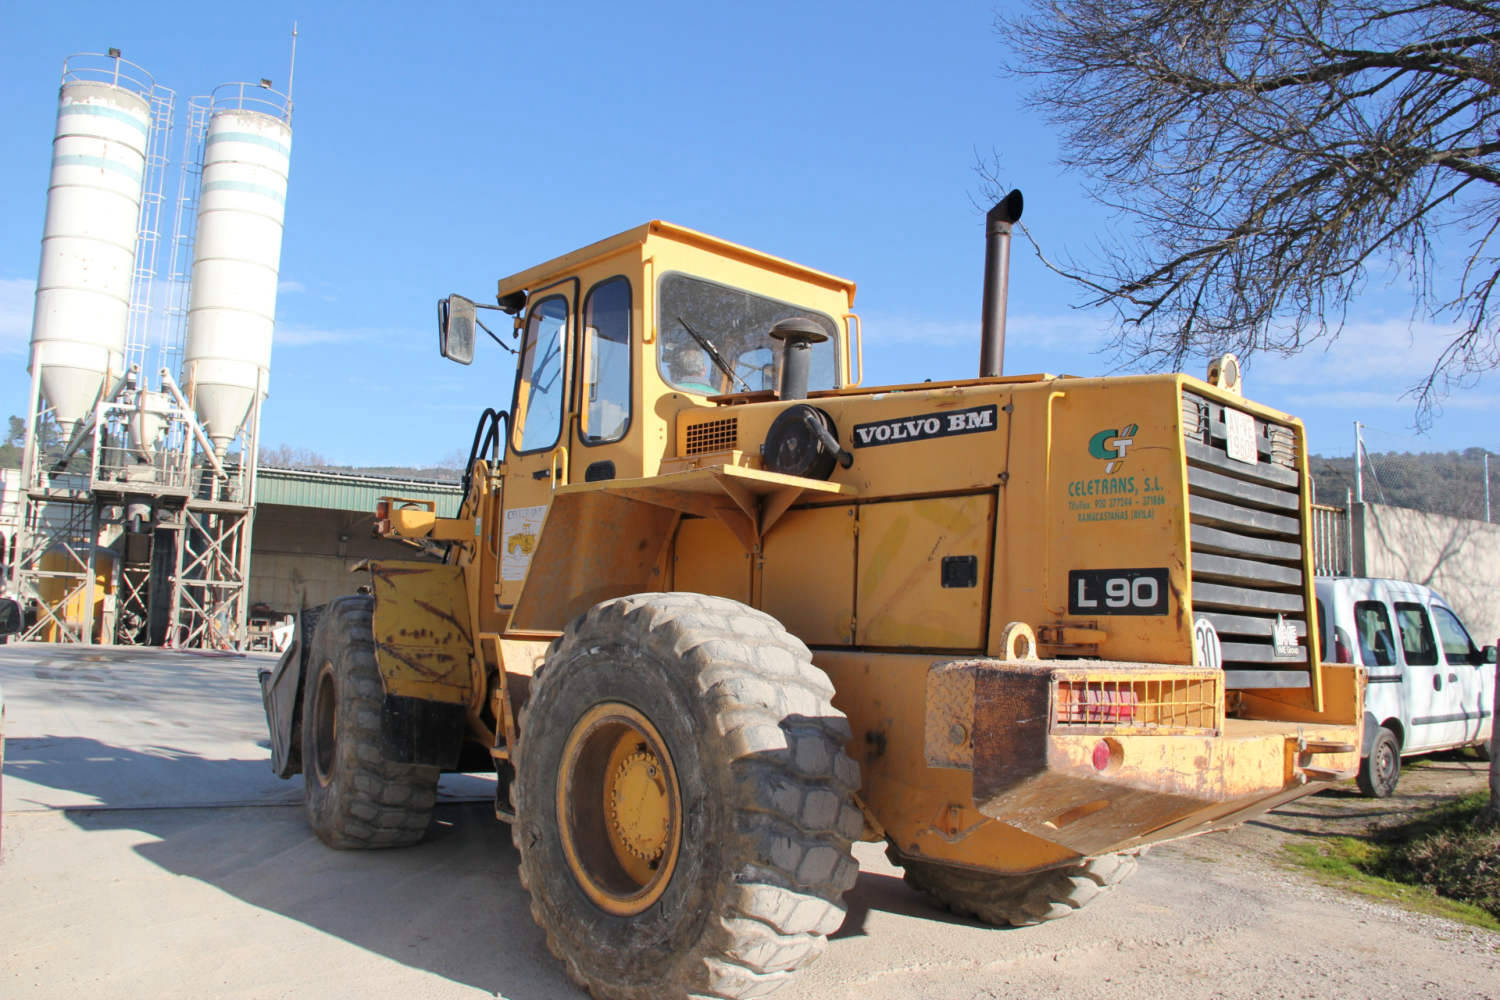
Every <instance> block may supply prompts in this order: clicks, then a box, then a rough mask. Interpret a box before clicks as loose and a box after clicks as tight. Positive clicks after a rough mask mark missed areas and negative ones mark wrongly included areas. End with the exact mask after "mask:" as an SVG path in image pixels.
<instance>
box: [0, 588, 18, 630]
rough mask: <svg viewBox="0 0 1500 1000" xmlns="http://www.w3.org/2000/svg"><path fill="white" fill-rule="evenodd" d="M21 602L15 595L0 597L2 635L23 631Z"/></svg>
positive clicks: (0, 628) (0, 627)
mask: <svg viewBox="0 0 1500 1000" xmlns="http://www.w3.org/2000/svg"><path fill="white" fill-rule="evenodd" d="M21 621H22V619H21V602H20V601H18V600H16V599H15V598H14V597H0V635H16V634H17V633H19V632H20V631H21Z"/></svg>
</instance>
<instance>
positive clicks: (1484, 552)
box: [1353, 503, 1500, 646]
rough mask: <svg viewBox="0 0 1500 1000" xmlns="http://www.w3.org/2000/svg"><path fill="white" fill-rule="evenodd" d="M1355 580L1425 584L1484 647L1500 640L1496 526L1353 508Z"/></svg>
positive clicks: (1499, 535)
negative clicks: (1366, 578)
mask: <svg viewBox="0 0 1500 1000" xmlns="http://www.w3.org/2000/svg"><path fill="white" fill-rule="evenodd" d="M1353 513H1354V531H1353V541H1354V575H1355V576H1378V577H1392V578H1395V579H1398V580H1411V581H1413V582H1415V583H1421V584H1425V585H1426V586H1429V587H1431V588H1432V589H1433V590H1436V591H1437V592H1438V593H1439V594H1442V595H1443V596H1444V597H1445V598H1447V599H1448V603H1449V604H1451V605H1453V609H1454V610H1455V611H1457V612H1458V614H1459V617H1460V618H1462V619H1463V620H1464V623H1465V624H1466V625H1468V626H1469V631H1470V632H1472V633H1473V637H1474V641H1475V643H1477V644H1478V645H1481V646H1485V645H1490V644H1493V643H1495V641H1496V639H1497V638H1500V525H1495V524H1487V523H1485V522H1484V521H1471V520H1468V519H1466V518H1459V517H1446V516H1444V515H1441V514H1425V513H1423V512H1422V511H1418V510H1407V509H1406V508H1404V507H1386V506H1384V505H1382V504H1374V503H1365V504H1355V505H1354V511H1353Z"/></svg>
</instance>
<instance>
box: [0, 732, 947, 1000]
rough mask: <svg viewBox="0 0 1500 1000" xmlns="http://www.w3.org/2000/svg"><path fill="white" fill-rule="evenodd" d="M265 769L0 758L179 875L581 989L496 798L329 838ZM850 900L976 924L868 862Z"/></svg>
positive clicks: (67, 754) (425, 961) (852, 910)
mask: <svg viewBox="0 0 1500 1000" xmlns="http://www.w3.org/2000/svg"><path fill="white" fill-rule="evenodd" d="M269 769H270V764H269V762H268V760H266V759H258V760H209V759H204V758H202V757H199V756H197V755H195V754H193V753H190V752H187V751H184V750H181V749H176V748H173V747H169V746H152V747H145V748H141V749H131V748H124V747H118V746H112V745H109V744H107V743H103V742H100V741H98V740H95V739H92V738H88V737H41V738H32V739H17V740H12V741H9V743H8V748H7V757H6V762H5V773H6V776H7V777H8V778H9V779H11V781H10V785H11V788H10V789H7V791H8V792H9V791H11V790H12V789H17V788H18V787H19V789H26V788H27V786H28V785H30V786H34V787H35V788H40V789H49V790H50V793H49V795H48V796H47V797H48V798H55V799H57V800H59V801H60V802H62V803H67V802H75V803H77V802H84V803H89V804H85V805H72V806H69V805H66V804H63V805H61V808H62V810H63V812H64V813H65V815H66V816H67V817H68V819H69V820H70V821H71V822H72V823H73V824H74V825H75V826H76V827H77V828H78V829H79V830H81V831H84V832H93V831H110V830H129V831H138V832H140V833H143V834H146V835H147V836H149V837H150V838H151V839H150V840H149V841H147V842H143V843H139V844H137V845H136V846H135V847H134V850H135V851H136V853H138V854H139V855H140V856H141V857H143V858H145V859H146V860H148V861H150V862H151V863H152V864H154V865H156V866H157V867H159V868H161V869H162V870H164V871H167V872H170V873H172V874H173V875H178V876H184V877H187V878H192V879H197V880H199V881H201V882H203V883H205V884H207V885H211V886H213V887H215V888H217V889H219V890H221V891H222V892H225V893H227V894H229V895H230V896H233V897H235V898H236V899H238V900H241V901H243V902H245V903H248V904H250V905H251V906H255V907H258V908H261V909H263V910H266V911H269V912H271V913H275V914H279V915H280V916H283V917H286V918H288V919H291V920H295V921H297V922H299V923H301V924H304V925H307V926H309V927H313V928H316V929H317V930H319V931H321V932H323V933H326V934H329V935H333V936H336V937H338V938H340V939H342V940H344V941H347V942H349V943H351V944H354V945H357V946H358V947H360V948H363V949H366V950H368V951H371V952H373V953H376V954H379V955H382V956H384V957H386V958H389V959H392V960H394V961H396V962H399V963H401V964H403V965H406V966H409V967H412V968H416V969H420V970H423V971H426V972H429V973H432V974H435V975H438V976H441V977H443V978H444V979H448V980H451V981H453V982H456V983H460V984H464V985H467V986H471V987H474V988H476V989H482V990H485V991H487V992H488V993H490V994H492V995H497V996H504V997H505V998H506V1000H555V998H558V997H567V996H573V995H581V994H579V993H578V992H577V991H576V988H575V987H573V986H572V985H571V983H569V981H568V980H567V977H566V975H565V973H564V972H563V969H562V966H561V964H560V963H559V962H557V961H556V960H555V959H553V958H552V956H551V955H550V954H549V953H548V951H547V948H546V941H545V938H544V936H543V934H542V932H541V930H540V929H539V928H537V926H536V925H535V924H534V923H533V921H532V919H531V915H530V910H529V897H528V896H527V893H526V892H525V890H523V889H522V888H521V886H520V884H519V882H518V880H517V876H516V863H517V858H516V852H515V849H514V847H513V846H512V845H511V842H510V828H509V827H508V826H507V825H505V824H503V823H500V822H498V821H497V820H496V819H495V818H494V814H493V810H492V808H491V806H490V804H489V803H488V802H482V803H476V802H460V803H442V802H440V803H439V805H438V807H437V809H436V811H435V813H434V817H433V823H432V826H431V827H430V828H429V831H428V836H427V838H426V839H425V840H424V841H423V842H422V843H421V844H419V845H417V846H415V847H411V848H405V849H399V850H390V851H336V850H332V849H330V848H328V847H326V846H325V845H323V844H322V843H321V842H320V841H318V840H317V838H316V837H315V836H314V835H313V834H312V833H311V831H310V830H309V828H308V826H307V824H306V822H305V820H304V817H303V813H302V808H301V805H300V802H296V803H295V804H287V798H286V795H285V793H286V792H291V793H298V792H299V791H300V786H299V785H298V784H297V782H300V779H295V780H294V781H293V782H288V783H286V784H285V785H284V786H282V788H283V791H282V793H281V794H278V796H277V797H276V799H275V800H268V801H262V802H259V803H257V804H251V805H246V804H241V803H243V802H244V801H245V796H246V793H247V790H249V789H253V788H255V787H257V786H263V785H264V780H263V779H264V775H265V774H267V773H269ZM148 786H157V787H160V788H166V789H168V790H169V792H168V793H167V795H166V796H165V798H166V799H167V800H170V801H172V802H174V803H175V804H172V805H167V806H160V805H156V806H153V805H149V804H143V799H146V798H150V797H152V796H149V795H148V794H147V790H148ZM174 788H175V789H177V790H180V792H179V794H177V795H176V796H173V795H172V794H171V793H170V790H171V789H174ZM200 796H201V797H202V798H203V800H204V801H203V802H202V803H200V802H199V801H196V797H200ZM36 797H37V798H41V797H42V796H40V795H38V796H36ZM155 798H157V799H158V800H160V799H162V798H163V796H161V795H157V796H155ZM7 801H8V802H9V801H10V796H7ZM223 803H230V804H229V805H224V804H223ZM846 902H847V905H848V917H847V919H846V920H845V922H844V925H843V926H842V927H841V928H840V929H839V930H838V931H837V932H835V933H834V934H833V935H832V937H833V939H835V940H838V939H842V938H850V937H857V936H862V935H863V934H864V933H865V931H864V924H865V921H866V918H867V917H868V915H869V914H870V912H871V911H872V910H878V911H887V912H891V913H895V914H903V915H913V916H920V917H923V918H926V919H933V920H939V921H945V922H952V923H958V924H970V923H972V922H971V921H968V920H966V919H964V918H960V917H956V916H954V915H952V914H949V913H947V912H946V911H944V910H941V909H939V908H937V907H935V906H934V905H933V904H932V903H931V902H930V901H929V900H928V899H927V898H926V897H925V896H923V895H921V894H919V893H917V892H915V891H913V890H911V889H910V888H908V887H907V886H906V885H905V883H904V882H903V881H902V880H901V878H900V877H899V876H892V875H885V874H879V873H874V872H868V871H867V872H863V873H862V874H861V876H860V878H859V881H858V883H857V884H856V886H855V888H854V889H853V890H852V891H851V892H850V893H849V894H848V896H847V899H846Z"/></svg>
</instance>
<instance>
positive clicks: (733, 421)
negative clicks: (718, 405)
mask: <svg viewBox="0 0 1500 1000" xmlns="http://www.w3.org/2000/svg"><path fill="white" fill-rule="evenodd" d="M739 428H740V420H739V418H738V417H728V418H725V419H723V420H707V421H704V422H703V423H701V424H689V425H688V427H687V428H686V430H685V432H684V434H683V438H684V442H683V446H682V453H683V454H684V455H704V454H707V453H708V452H712V451H728V450H729V449H731V448H734V447H735V446H736V445H738V444H739V436H740V435H739Z"/></svg>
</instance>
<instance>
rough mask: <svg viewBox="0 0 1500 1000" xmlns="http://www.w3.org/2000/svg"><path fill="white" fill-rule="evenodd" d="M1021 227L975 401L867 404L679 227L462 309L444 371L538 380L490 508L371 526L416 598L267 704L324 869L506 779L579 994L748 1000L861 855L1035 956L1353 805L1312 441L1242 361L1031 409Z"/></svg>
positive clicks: (533, 878)
mask: <svg viewBox="0 0 1500 1000" xmlns="http://www.w3.org/2000/svg"><path fill="white" fill-rule="evenodd" d="M1020 211H1021V198H1020V194H1019V193H1018V192H1013V193H1012V194H1011V195H1010V196H1008V197H1007V198H1006V199H1004V200H1003V201H1002V202H1001V203H1000V204H998V205H996V206H995V208H994V209H993V210H992V211H991V212H990V213H989V216H988V218H987V223H986V230H987V232H986V272H985V289H984V296H983V321H982V324H981V325H982V329H981V339H980V358H981V362H980V371H979V375H978V377H976V378H969V379H959V380H954V381H948V382H923V383H918V384H907V385H893V386H883V387H879V388H872V387H866V386H863V385H861V381H862V369H863V362H862V355H861V346H860V343H861V340H860V324H859V320H858V317H857V315H856V314H855V313H854V312H853V305H854V285H853V283H851V282H849V281H847V280H845V279H843V278H838V277H835V276H833V275H831V274H826V273H823V272H821V271H816V270H813V269H811V268H808V267H804V266H802V265H799V264H795V263H792V262H791V261H787V260H782V259H779V258H776V257H773V256H770V255H768V254H764V253H761V252H758V251H755V250H751V249H749V248H746V247H743V246H738V245H735V244H733V243H729V242H726V241H724V240H720V239H716V238H714V237H711V236H707V235H704V234H702V233H698V232H694V231H692V230H689V229H685V228H682V227H680V226H675V225H671V224H668V223H665V222H651V223H648V224H646V225H643V226H640V227H638V228H636V229H632V230H630V231H628V232H624V233H620V234H619V235H617V236H613V237H610V238H609V239H606V240H603V241H601V242H599V243H595V244H593V245H591V246H587V247H584V248H582V249H580V250H577V251H574V252H572V253H569V254H566V255H564V256H561V257H558V258H555V259H553V260H549V261H547V262H546V263H543V264H539V265H537V266H536V267H533V268H530V269H529V270H526V271H523V272H521V273H519V274H515V275H512V276H510V277H508V278H504V279H502V280H501V281H500V282H499V287H498V289H497V295H496V304H495V305H494V306H489V305H480V304H479V303H476V302H473V301H470V300H469V299H466V298H463V297H461V296H457V295H454V296H450V297H449V298H447V299H445V300H443V301H442V302H441V303H439V335H440V341H439V343H440V349H441V351H442V353H443V354H444V355H445V356H446V357H448V358H451V359H453V360H455V361H457V362H459V363H462V364H466V365H467V364H471V363H477V364H478V365H479V366H481V367H483V366H484V365H485V364H490V365H499V364H501V363H502V361H501V359H502V358H503V357H504V356H503V355H501V354H499V353H498V352H496V353H494V354H492V355H490V359H491V360H489V361H488V362H486V361H485V360H482V359H481V360H478V361H477V362H476V358H475V355H476V351H475V342H476V339H479V338H478V336H477V334H478V333H479V332H483V333H485V334H487V335H488V336H489V337H490V338H493V339H494V340H497V341H499V342H500V344H501V346H506V347H509V342H511V341H514V342H515V347H514V350H515V351H516V352H517V362H518V363H517V365H516V370H515V372H514V374H513V375H512V374H511V373H510V372H509V371H508V370H506V371H505V372H504V374H503V376H502V375H501V369H500V368H494V369H492V371H491V373H490V374H489V375H488V376H485V375H480V376H479V377H477V378H476V380H475V385H476V394H482V393H483V392H484V391H486V390H485V388H482V387H492V386H496V385H507V386H509V394H510V395H509V402H508V406H507V405H505V400H504V399H503V398H502V399H491V400H490V402H492V403H494V404H496V405H495V406H493V407H492V408H487V409H485V411H484V413H483V416H482V417H481V419H480V422H479V426H478V428H477V429H476V432H475V435H474V439H473V442H472V445H471V449H470V453H471V458H470V461H469V463H468V468H467V474H466V477H465V491H464V493H465V495H464V499H463V502H462V504H461V506H460V508H459V509H458V510H457V512H456V513H454V514H453V516H445V515H442V514H440V513H439V512H438V511H436V510H435V509H434V508H433V505H432V504H431V503H428V502H422V501H412V500H407V499H403V498H401V497H390V498H386V499H383V500H382V501H381V502H380V505H379V509H378V511H377V527H376V530H377V532H378V533H379V534H381V535H383V536H385V537H389V538H396V539H402V540H405V541H407V542H409V543H411V544H412V545H413V546H414V547H416V548H418V549H421V550H422V553H423V555H424V558H417V559H413V560H411V561H402V562H390V561H386V562H374V563H371V564H369V565H368V573H367V577H366V578H365V580H364V582H363V584H362V585H361V586H359V588H358V590H359V592H358V593H357V594H355V595H353V596H350V597H346V598H342V599H340V600H337V601H334V602H333V603H332V604H330V605H328V606H326V607H324V608H320V609H313V610H310V611H306V612H304V613H303V614H302V615H301V616H300V618H299V622H298V633H297V636H296V640H295V641H294V643H293V645H292V647H291V648H290V649H288V651H287V653H286V655H285V656H284V657H283V658H282V660H281V662H280V663H279V664H278V666H277V668H276V669H275V670H274V671H268V672H267V673H266V674H265V675H264V676H263V677H262V687H263V693H264V696H265V703H266V711H267V717H268V722H269V726H270V730H271V736H272V744H273V766H274V767H275V768H276V770H277V772H278V773H279V774H281V775H282V776H283V777H290V776H291V775H293V774H295V773H297V772H298V771H300V772H301V773H302V775H303V780H304V787H305V794H306V802H307V815H308V819H309V821H310V823H311V825H312V827H313V829H314V830H316V832H317V834H318V836H319V837H321V838H322V839H323V840H324V841H326V842H327V843H329V844H330V845H332V846H334V847H390V846H399V845H403V844H410V843H412V842H414V841H416V840H417V839H419V838H420V837H421V836H422V835H423V831H424V830H425V828H426V826H427V822H428V818H429V815H430V813H431V811H432V808H433V801H434V791H435V787H436V783H437V780H438V776H439V775H440V773H442V772H444V771H454V770H480V769H483V770H493V772H494V773H495V774H496V775H497V777H498V781H497V787H498V789H499V792H498V794H497V798H496V803H495V811H496V814H497V816H498V817H499V818H500V819H501V820H503V821H505V822H507V823H509V824H511V828H512V831H513V838H514V842H515V846H516V849H517V852H518V855H519V863H520V874H521V881H522V884H523V885H524V886H525V887H526V888H527V890H528V891H529V892H530V893H531V897H532V913H533V915H534V916H535V918H536V920H537V922H538V923H539V924H540V925H541V926H542V928H544V929H545V931H546V934H547V940H548V943H549V946H550V947H551V949H552V951H553V952H554V953H555V954H556V955H557V956H558V957H559V958H560V959H561V960H562V961H563V962H564V963H565V964H566V966H567V970H568V972H569V974H570V975H571V976H572V978H573V979H574V980H575V981H576V982H577V983H579V984H580V985H581V986H583V987H585V988H587V989H588V990H590V991H591V992H592V993H593V994H594V996H596V997H599V998H621V1000H647V998H650V1000H680V998H685V997H688V996H698V995H713V996H719V997H728V998H734V997H750V996H760V995H763V994H764V993H766V992H768V991H770V990H771V989H772V988H774V987H775V986H776V985H777V984H779V983H780V982H782V981H783V980H785V979H786V978H788V977H789V976H790V975H792V974H793V973H794V972H795V971H796V970H798V969H800V968H802V967H803V966H805V965H807V964H808V963H809V962H811V961H812V960H813V959H814V958H816V957H817V956H818V955H819V954H820V953H821V952H822V950H823V948H824V946H825V941H826V938H827V936H828V934H829V933H831V932H832V931H834V930H835V929H836V928H837V927H838V926H839V924H840V922H841V920H842V918H843V904H842V896H843V894H844V893H845V892H846V891H847V890H848V889H849V888H850V886H851V885H853V883H854V880H855V878H856V875H857V873H858V866H857V864H856V862H855V860H854V857H853V855H852V853H851V845H852V843H853V842H854V841H857V840H873V841H880V842H884V843H885V844H886V845H887V849H888V852H889V856H890V857H891V858H892V860H893V861H895V862H896V863H897V864H899V865H901V866H903V867H904V869H905V871H906V877H907V879H908V881H909V882H910V883H911V884H912V885H914V886H916V887H917V888H919V889H921V890H923V891H925V892H927V893H930V894H931V895H932V897H934V898H935V899H936V901H937V902H939V903H940V904H943V905H946V906H948V907H950V908H951V909H953V910H955V911H958V912H960V913H965V914H971V915H973V916H975V917H977V918H978V919H980V920H983V921H988V922H990V923H994V924H1030V923H1035V922H1038V921H1044V920H1049V919H1052V918H1055V917H1060V916H1064V915H1066V914H1067V913H1069V912H1071V911H1072V910H1074V909H1076V908H1077V907H1079V906H1082V905H1084V904H1085V903H1087V902H1089V901H1090V900H1091V899H1092V898H1093V897H1095V896H1097V895H1099V894H1100V893H1101V892H1102V891H1104V890H1107V889H1109V888H1110V887H1111V886H1113V885H1115V884H1117V883H1118V882H1119V881H1120V880H1121V879H1123V878H1124V877H1125V876H1126V875H1128V874H1129V873H1130V872H1131V871H1132V870H1133V869H1134V868H1135V864H1136V857H1137V856H1138V855H1139V853H1140V852H1141V851H1142V849H1144V848H1145V847H1147V846H1148V845H1150V844H1152V843H1155V842H1159V841H1164V840H1168V839H1172V838H1178V837H1183V836H1187V835H1190V834H1195V833H1200V832H1203V831H1207V830H1211V829H1215V828H1218V827H1222V826H1225V825H1229V824H1232V823H1235V822H1238V821H1240V820H1243V819H1244V818H1246V817H1247V816H1249V815H1252V814H1254V813H1255V812H1257V811H1262V810H1265V809H1268V808H1270V807H1272V806H1274V805H1277V804H1279V803H1281V802H1285V801H1287V800H1289V799H1291V798H1293V797H1295V796H1298V795H1301V794H1304V793H1306V792H1308V791H1311V790H1314V789H1316V788H1318V787H1321V786H1322V785H1323V784H1324V783H1326V782H1330V781H1335V780H1340V779H1343V778H1345V777H1348V776H1350V775H1352V774H1353V772H1354V770H1355V768H1356V767H1357V765H1358V760H1359V751H1358V747H1359V743H1360V728H1359V727H1360V719H1361V716H1362V711H1361V699H1362V688H1361V685H1360V677H1359V674H1358V672H1357V671H1358V668H1356V667H1352V666H1346V665H1338V664H1323V663H1320V662H1319V660H1318V658H1317V655H1316V650H1317V649H1318V641H1317V634H1316V629H1317V621H1316V615H1315V614H1313V613H1312V612H1313V607H1314V603H1313V601H1314V599H1313V583H1312V570H1311V565H1310V557H1309V553H1310V534H1311V528H1310V523H1311V522H1310V519H1309V512H1308V496H1309V489H1308V476H1307V452H1306V445H1305V436H1304V431H1303V427H1302V425H1301V424H1300V423H1299V422H1298V421H1297V420H1296V419H1294V418H1292V417H1290V416H1288V415H1286V414H1284V413H1280V412H1278V411H1276V410H1273V409H1270V408H1267V407H1265V406H1261V405H1258V404H1256V403H1254V402H1251V401H1250V400H1248V399H1246V398H1245V397H1244V396H1243V394H1242V391H1241V384H1240V375H1239V370H1238V365H1237V364H1236V363H1235V361H1234V359H1233V358H1232V357H1229V356H1226V357H1225V358H1224V359H1221V361H1219V362H1217V363H1215V364H1214V365H1213V366H1211V368H1210V371H1209V373H1208V377H1207V378H1206V379H1202V380H1200V379H1197V378H1194V377H1191V376H1188V375H1183V374H1166V375H1143V376H1132V377H1118V378H1076V377H1067V376H1053V375H1004V374H1001V362H1002V359H1003V336H1004V319H1005V298H1006V283H1007V273H1006V271H1007V269H1006V262H1007V257H1008V250H1009V235H1010V228H1011V225H1012V223H1014V222H1015V221H1016V220H1017V219H1018V218H1019V216H1020ZM480 309H484V310H495V311H498V312H500V313H502V314H505V315H509V316H510V317H513V319H512V322H511V323H509V324H503V323H500V322H493V321H492V322H491V323H489V324H486V323H485V322H484V321H483V320H482V319H481V318H480V316H481V315H482V314H481V313H480V312H479V311H478V310H480ZM484 315H489V314H488V313H486V314H484ZM497 330H498V332H496V331H497ZM481 358H482V356H481Z"/></svg>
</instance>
